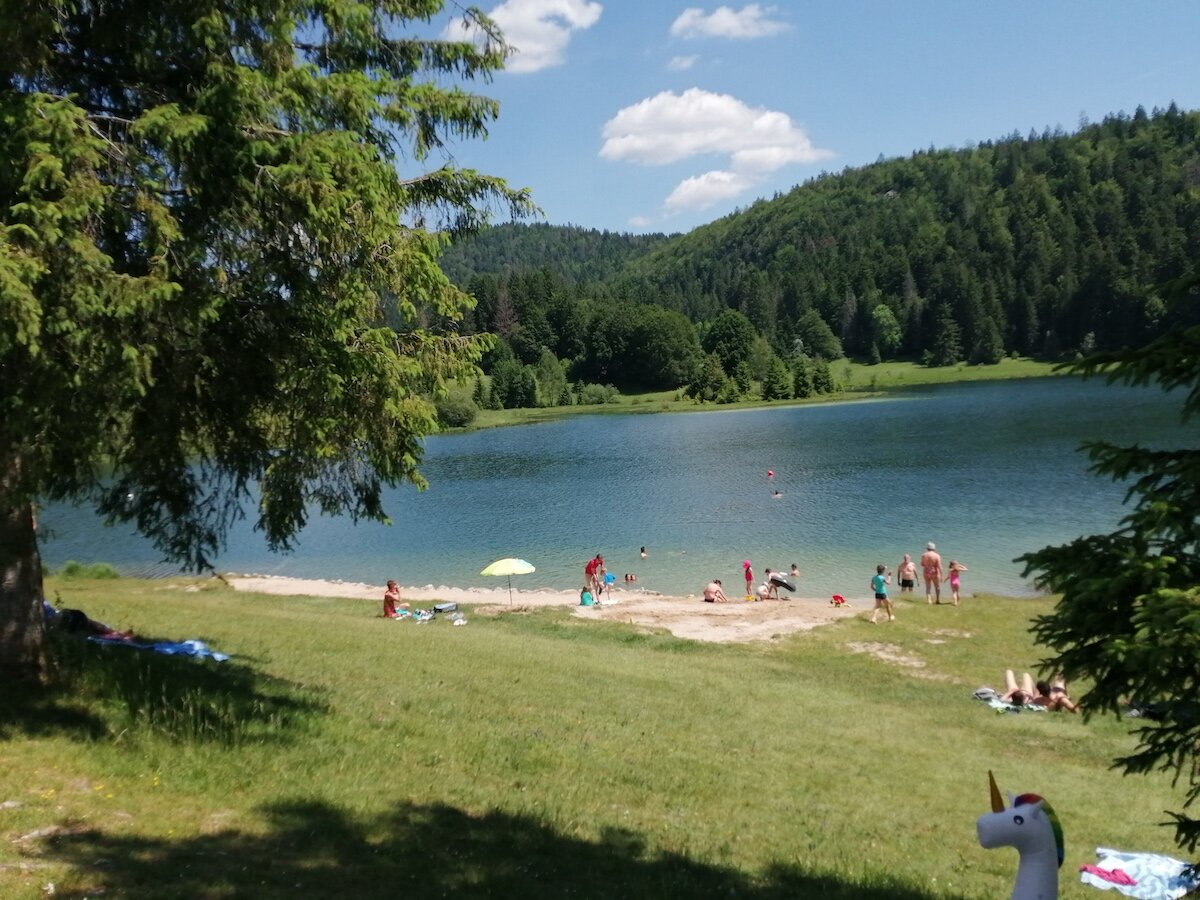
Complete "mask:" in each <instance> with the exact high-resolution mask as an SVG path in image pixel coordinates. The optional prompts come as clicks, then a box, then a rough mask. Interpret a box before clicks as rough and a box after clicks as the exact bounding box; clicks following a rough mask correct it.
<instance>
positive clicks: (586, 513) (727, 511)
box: [42, 378, 1195, 597]
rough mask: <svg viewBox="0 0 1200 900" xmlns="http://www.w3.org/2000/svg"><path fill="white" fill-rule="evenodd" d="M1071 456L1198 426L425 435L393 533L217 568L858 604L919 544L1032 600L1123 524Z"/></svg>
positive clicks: (1146, 401)
mask: <svg viewBox="0 0 1200 900" xmlns="http://www.w3.org/2000/svg"><path fill="white" fill-rule="evenodd" d="M1185 427H1186V431H1185ZM1085 440H1109V441H1113V442H1115V443H1119V444H1132V443H1142V444H1143V445H1151V446H1179V445H1183V444H1184V443H1187V442H1191V443H1194V441H1195V429H1194V427H1193V426H1183V425H1181V424H1180V421H1179V416H1178V402H1176V401H1172V400H1171V399H1170V398H1169V397H1166V396H1165V395H1164V394H1163V393H1162V392H1161V391H1158V390H1157V389H1136V388H1120V387H1109V386H1106V385H1104V384H1103V383H1101V382H1097V381H1087V382H1083V381H1079V380H1076V379H1066V378H1049V379H1034V380H1028V381H1017V382H1003V383H996V382H993V383H982V384H960V385H947V386H939V387H930V388H924V389H914V390H912V391H910V392H907V393H904V394H897V395H891V396H889V397H888V398H887V399H881V400H865V401H856V402H851V403H841V404H833V405H823V406H798V407H786V408H774V409H757V410H724V411H722V410H714V411H709V412H703V413H697V414H670V415H606V416H587V417H574V418H570V419H564V420H561V421H558V422H552V423H548V424H541V425H528V426H522V427H517V428H506V429H495V430H489V431H481V432H474V433H470V434H457V435H439V436H434V437H431V438H429V439H428V440H427V442H426V459H425V464H424V466H423V471H424V473H425V475H426V477H427V478H428V480H429V482H430V487H429V489H428V490H427V491H425V492H424V493H419V492H417V491H416V490H415V489H413V488H411V487H404V488H398V489H396V490H394V491H392V492H390V495H389V496H388V498H387V509H388V510H389V512H390V514H391V515H392V517H393V520H394V522H393V524H392V525H391V526H390V527H389V526H385V525H378V524H361V523H360V524H359V525H353V524H351V523H350V521H349V520H347V519H344V518H321V517H314V519H313V520H312V522H311V524H310V526H309V527H308V528H307V529H306V531H305V532H304V533H303V534H302V535H301V537H300V540H299V545H298V547H297V549H296V551H295V552H293V553H291V554H288V555H272V554H270V553H268V552H267V551H266V548H265V545H264V543H263V541H262V539H261V537H260V536H259V535H257V534H255V533H254V532H253V531H252V529H251V527H250V525H249V524H242V525H241V526H239V527H238V529H237V530H236V531H235V532H233V533H232V534H231V536H230V540H229V545H228V547H227V549H226V551H225V552H224V553H223V554H222V555H221V556H220V557H219V558H218V560H217V561H216V565H217V568H218V569H220V570H222V571H228V572H256V573H264V574H278V575H290V576H294V577H300V578H326V579H344V580H349V581H366V582H369V583H379V584H382V583H383V582H384V581H385V580H386V579H387V578H389V577H394V578H397V579H398V580H399V581H400V583H401V584H407V585H424V584H434V585H454V586H460V587H473V586H479V587H502V586H503V583H504V582H503V579H494V578H486V577H482V576H480V575H479V571H480V569H482V568H483V567H484V566H485V565H487V564H488V563H489V562H490V561H492V560H493V559H496V558H499V557H504V556H519V557H523V558H525V559H527V560H529V561H530V562H532V563H533V564H534V565H536V566H537V572H536V573H535V574H532V575H526V576H521V577H519V578H515V579H514V586H515V587H517V588H539V587H554V588H564V589H565V588H572V587H578V586H579V584H580V583H581V579H582V569H583V564H584V562H585V561H586V560H587V559H588V558H589V557H590V556H591V555H592V554H593V553H594V552H596V551H599V552H601V553H603V554H604V556H605V559H606V561H607V563H608V568H609V571H611V572H615V573H616V574H617V577H618V579H620V578H621V577H622V576H623V575H624V574H625V573H626V572H633V573H636V574H637V576H638V586H639V587H641V588H645V589H649V590H655V591H661V592H663V593H692V592H694V591H696V590H698V588H699V587H700V586H701V585H702V584H703V582H705V581H706V580H708V579H709V578H712V577H719V578H722V580H723V581H724V582H725V584H726V586H730V585H733V586H734V588H735V590H737V591H740V587H741V583H742V582H741V561H742V560H743V559H750V560H752V561H753V563H754V566H755V569H756V571H757V572H759V573H761V571H762V569H763V568H764V567H767V566H769V567H771V568H774V569H787V567H788V566H789V565H790V564H791V563H793V562H795V563H797V564H798V565H799V566H800V568H801V570H802V571H803V573H804V574H803V578H802V579H801V581H800V590H799V593H800V594H801V595H803V596H813V597H827V596H829V595H830V594H833V593H842V594H846V595H847V596H853V597H857V596H863V595H865V594H866V593H867V584H868V581H869V578H870V576H871V575H872V574H873V571H874V566H875V565H876V563H881V562H882V563H885V564H886V565H888V566H889V568H895V566H896V564H897V563H898V562H899V560H900V557H901V555H902V554H903V553H906V552H908V553H912V554H913V555H914V557H916V556H917V555H919V553H920V552H921V550H922V549H923V548H924V546H925V543H926V542H927V541H931V540H932V541H935V542H937V545H938V549H939V551H940V552H941V553H942V555H943V558H944V559H945V560H946V561H949V560H950V559H952V558H953V559H957V560H959V561H961V562H963V563H964V564H966V565H967V566H969V567H970V571H969V572H967V573H966V574H965V575H964V576H963V587H964V592H965V593H966V594H968V595H969V594H971V593H972V592H975V591H987V592H997V593H1003V594H1010V595H1022V594H1031V593H1033V592H1034V591H1033V588H1032V586H1031V585H1030V584H1028V583H1027V582H1026V581H1024V580H1023V579H1022V578H1021V574H1020V572H1021V567H1020V566H1019V565H1018V564H1016V563H1014V562H1013V559H1014V558H1015V557H1017V556H1019V555H1020V554H1022V553H1025V552H1028V551H1031V550H1036V549H1039V548H1041V547H1043V546H1045V545H1047V544H1057V543H1063V542H1066V541H1069V540H1071V539H1073V538H1075V537H1078V536H1080V535H1084V534H1091V533H1096V532H1107V531H1111V530H1113V529H1114V527H1115V526H1116V524H1117V522H1118V520H1119V518H1120V516H1121V514H1122V510H1123V507H1122V500H1123V497H1124V489H1123V488H1122V487H1121V486H1119V485H1115V484H1113V483H1112V482H1110V481H1108V480H1107V479H1101V478H1097V477H1095V476H1093V475H1090V474H1088V472H1087V466H1088V460H1087V458H1086V456H1085V455H1084V454H1083V453H1081V452H1079V450H1078V447H1079V445H1080V443H1081V442H1083V441H1085ZM768 470H773V471H774V473H775V478H774V481H773V482H772V481H769V480H768V478H767V471H768ZM773 490H778V491H780V492H781V493H782V494H783V496H782V497H779V498H774V497H773V496H772V492H773ZM42 522H43V524H44V526H45V531H47V532H50V533H52V537H49V538H48V539H46V540H44V542H43V547H42V552H43V557H44V559H45V561H46V563H47V564H49V565H51V566H57V565H61V564H62V563H63V562H65V561H67V560H78V561H81V562H91V561H103V562H108V563H111V564H113V565H115V566H117V567H118V568H119V569H120V570H121V571H122V572H124V573H126V574H135V575H162V574H169V573H171V572H173V571H175V570H174V568H173V567H170V566H165V565H163V564H161V563H160V557H159V554H158V553H157V552H156V551H155V550H154V549H153V548H152V547H151V546H150V544H149V542H148V541H146V540H145V539H143V538H140V537H138V536H137V535H135V534H134V533H133V532H132V529H131V528H129V527H127V526H115V527H105V526H104V525H103V524H102V523H101V522H100V520H99V519H98V518H97V517H95V516H94V515H93V514H91V513H90V512H88V511H86V510H79V509H75V508H72V507H66V506H51V507H49V508H47V509H46V510H44V511H43V514H42ZM642 545H645V546H646V548H647V551H648V554H649V555H648V558H647V559H644V560H643V559H641V558H640V557H639V553H638V549H639V547H641V546H642ZM731 595H732V592H731Z"/></svg>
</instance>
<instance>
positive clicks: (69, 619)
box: [42, 601, 133, 641]
mask: <svg viewBox="0 0 1200 900" xmlns="http://www.w3.org/2000/svg"><path fill="white" fill-rule="evenodd" d="M42 611H43V612H44V613H45V615H46V624H48V625H56V626H57V627H59V628H61V629H62V630H63V631H66V632H69V633H71V634H87V635H94V636H95V637H101V638H107V639H108V640H113V641H118V640H119V641H132V640H133V630H132V629H130V630H129V631H117V629H115V628H113V627H112V626H111V625H105V624H104V623H103V622H98V621H97V620H95V619H93V618H91V617H89V616H88V614H87V613H85V612H84V611H83V610H81V609H55V608H54V607H53V606H51V605H50V604H49V603H46V602H45V601H43V602H42Z"/></svg>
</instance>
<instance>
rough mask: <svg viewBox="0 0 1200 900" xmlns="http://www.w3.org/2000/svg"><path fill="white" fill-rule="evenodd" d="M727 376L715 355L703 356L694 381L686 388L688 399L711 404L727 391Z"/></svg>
mask: <svg viewBox="0 0 1200 900" xmlns="http://www.w3.org/2000/svg"><path fill="white" fill-rule="evenodd" d="M728 384H729V376H728V375H726V374H725V368H724V367H723V366H722V365H721V360H720V359H719V358H718V357H717V355H716V354H715V353H708V354H706V355H705V357H704V360H703V362H702V363H701V364H700V367H699V369H698V370H697V372H696V377H695V379H694V380H693V381H692V382H691V383H690V384H689V385H688V386H687V389H686V391H685V393H686V394H687V396H688V397H691V398H692V399H694V400H699V401H701V402H709V403H711V402H713V401H714V400H716V399H717V397H719V396H721V395H722V393H723V392H724V391H725V390H726V389H727V386H728Z"/></svg>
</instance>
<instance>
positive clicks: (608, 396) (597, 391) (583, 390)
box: [575, 384, 621, 406]
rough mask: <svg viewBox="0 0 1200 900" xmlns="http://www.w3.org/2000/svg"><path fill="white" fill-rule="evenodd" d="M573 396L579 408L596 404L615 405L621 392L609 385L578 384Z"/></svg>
mask: <svg viewBox="0 0 1200 900" xmlns="http://www.w3.org/2000/svg"><path fill="white" fill-rule="evenodd" d="M575 396H576V398H577V400H578V403H579V405H580V406H590V405H592V404H597V403H616V402H617V398H618V397H620V396H621V392H620V391H618V390H617V389H616V388H615V387H613V386H612V385H611V384H580V385H577V386H576V388H575Z"/></svg>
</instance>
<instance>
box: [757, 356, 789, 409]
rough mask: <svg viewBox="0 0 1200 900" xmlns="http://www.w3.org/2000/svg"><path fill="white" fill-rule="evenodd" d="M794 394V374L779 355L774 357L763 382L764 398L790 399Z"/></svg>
mask: <svg viewBox="0 0 1200 900" xmlns="http://www.w3.org/2000/svg"><path fill="white" fill-rule="evenodd" d="M791 396H792V374H791V372H789V371H788V367H787V365H786V364H785V363H784V361H783V360H782V359H780V358H779V357H778V356H776V357H774V358H772V360H771V365H770V367H769V368H768V369H767V375H766V377H765V378H763V382H762V398H763V399H764V400H788V399H790V398H791Z"/></svg>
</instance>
